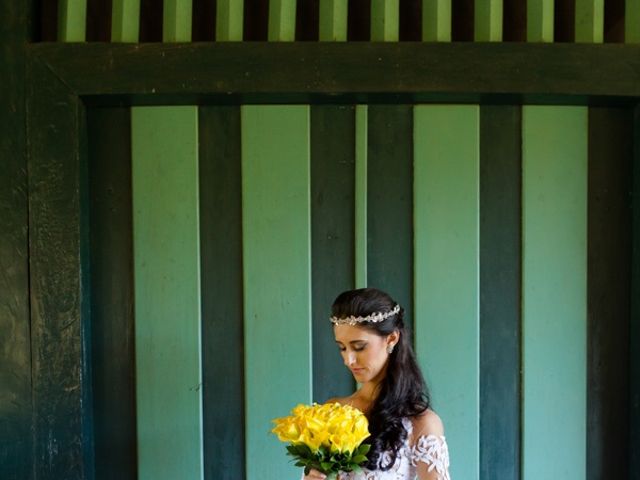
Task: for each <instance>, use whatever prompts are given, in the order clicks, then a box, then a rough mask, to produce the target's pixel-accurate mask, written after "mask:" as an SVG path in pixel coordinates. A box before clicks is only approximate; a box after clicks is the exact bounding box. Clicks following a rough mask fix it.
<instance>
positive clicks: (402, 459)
mask: <svg viewBox="0 0 640 480" xmlns="http://www.w3.org/2000/svg"><path fill="white" fill-rule="evenodd" d="M402 423H403V425H404V428H405V429H406V430H407V439H406V440H405V444H404V445H403V446H402V448H400V450H399V451H398V456H397V458H396V462H395V463H394V464H393V467H391V469H389V470H386V471H381V470H367V469H364V470H363V471H362V472H360V473H354V472H349V473H341V474H340V475H339V476H338V479H339V480H414V479H415V478H417V477H416V476H417V473H416V470H417V466H418V463H419V462H423V463H425V464H426V465H427V470H428V471H429V472H432V471H434V470H435V471H436V472H437V474H438V475H437V479H438V480H451V477H450V476H449V449H448V447H447V442H446V440H445V437H444V436H436V435H422V436H420V437H418V438H417V439H415V441H414V444H413V445H412V444H410V443H409V442H410V438H411V433H412V431H413V425H412V424H411V421H410V420H409V419H407V418H404V419H403V420H402ZM382 457H383V458H382V459H381V460H382V462H383V464H385V465H386V464H388V463H389V454H388V453H383V454H382Z"/></svg>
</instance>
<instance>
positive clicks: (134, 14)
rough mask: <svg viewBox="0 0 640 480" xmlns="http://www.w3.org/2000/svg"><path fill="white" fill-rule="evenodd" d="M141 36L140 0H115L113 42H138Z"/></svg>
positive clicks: (113, 7) (112, 17) (112, 23)
mask: <svg viewBox="0 0 640 480" xmlns="http://www.w3.org/2000/svg"><path fill="white" fill-rule="evenodd" d="M139 36H140V0H113V6H112V13H111V41H112V42H132V43H133V42H137V41H138V39H139Z"/></svg>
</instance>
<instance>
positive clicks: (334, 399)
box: [324, 397, 349, 405]
mask: <svg viewBox="0 0 640 480" xmlns="http://www.w3.org/2000/svg"><path fill="white" fill-rule="evenodd" d="M348 399H349V397H331V398H329V399H328V400H327V401H326V402H324V403H339V404H340V405H346V404H347V401H348Z"/></svg>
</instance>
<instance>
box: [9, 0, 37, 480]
mask: <svg viewBox="0 0 640 480" xmlns="http://www.w3.org/2000/svg"><path fill="white" fill-rule="evenodd" d="M34 13H35V12H34V11H33V7H32V4H31V3H30V2H15V1H13V0H2V1H0V18H1V19H2V22H3V28H2V29H0V65H2V68H0V84H1V85H2V90H3V94H2V95H1V96H0V132H2V134H0V158H1V159H2V160H1V161H0V163H1V164H2V167H1V171H2V174H0V332H2V333H1V334H0V477H1V478H3V479H6V480H30V479H31V478H32V473H33V470H32V468H31V466H32V462H33V457H32V455H33V453H32V435H31V418H32V417H31V412H32V410H31V409H32V405H31V340H30V327H29V324H30V321H29V314H30V311H29V257H28V255H29V244H28V191H29V188H28V179H27V155H26V154H27V131H26V115H27V113H26V93H27V92H26V78H25V77H26V76H25V73H26V72H25V68H26V61H25V60H26V52H25V48H24V47H25V45H26V43H27V42H29V41H32V40H33V24H34V23H35V22H34V18H33V15H34Z"/></svg>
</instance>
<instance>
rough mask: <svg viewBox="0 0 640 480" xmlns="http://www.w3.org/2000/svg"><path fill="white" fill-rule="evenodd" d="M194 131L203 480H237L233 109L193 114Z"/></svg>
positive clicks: (240, 392) (238, 198) (237, 227)
mask: <svg viewBox="0 0 640 480" xmlns="http://www.w3.org/2000/svg"><path fill="white" fill-rule="evenodd" d="M198 129H199V134H198V138H199V146H198V147H199V157H200V162H199V163H200V242H201V247H200V250H201V265H202V267H201V268H202V273H201V283H202V287H201V288H202V291H203V292H205V294H204V295H203V297H202V380H203V387H204V388H203V402H204V405H205V408H204V425H203V434H204V471H205V479H207V480H242V479H244V478H245V475H244V467H245V457H244V445H245V441H244V354H243V350H244V349H243V348H242V347H243V343H244V337H243V333H242V332H243V324H242V317H243V314H242V313H243V298H242V193H241V192H242V177H241V156H240V107H239V106H237V105H231V106H218V105H216V106H206V107H205V106H203V107H200V108H199V113H198ZM220 332H224V335H221V334H220ZM221 352H224V354H221ZM221 446H224V448H222V447H221Z"/></svg>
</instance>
